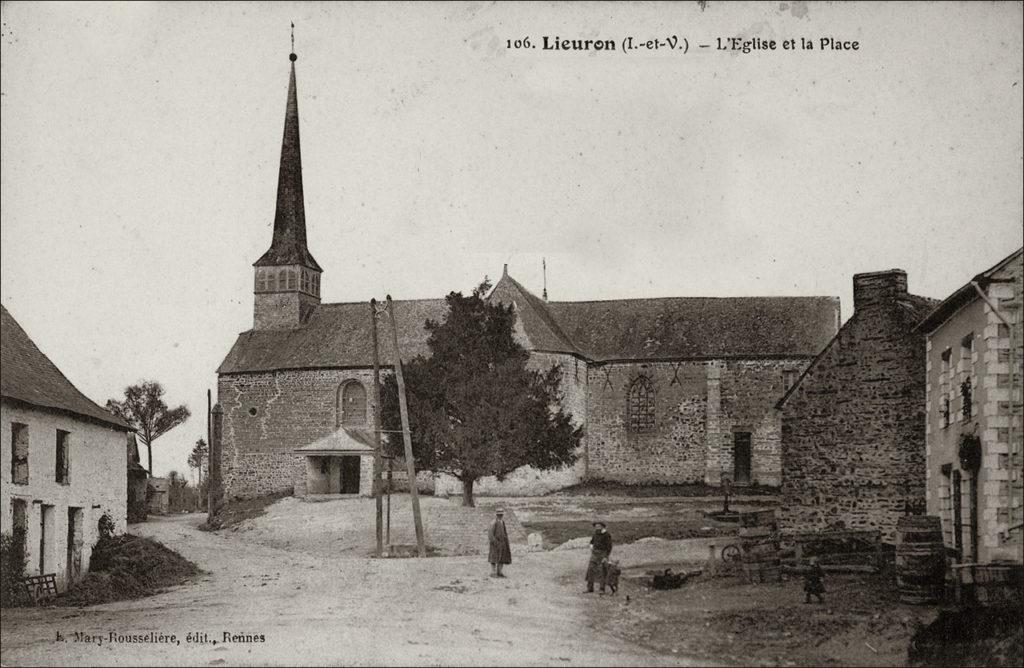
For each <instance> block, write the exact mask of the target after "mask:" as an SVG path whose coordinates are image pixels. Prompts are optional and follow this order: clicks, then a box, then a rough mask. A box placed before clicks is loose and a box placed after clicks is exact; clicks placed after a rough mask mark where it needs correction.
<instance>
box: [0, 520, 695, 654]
mask: <svg viewBox="0 0 1024 668" xmlns="http://www.w3.org/2000/svg"><path fill="white" fill-rule="evenodd" d="M199 521H200V518H198V517H193V516H187V515H186V516H177V517H172V518H164V519H156V520H154V521H152V522H147V523H145V524H142V525H138V526H137V527H133V530H134V531H136V532H137V533H140V534H142V535H147V536H151V537H153V538H156V539H157V540H160V541H161V542H163V543H164V544H166V545H167V546H169V547H171V548H173V549H175V550H177V551H179V552H180V553H182V554H183V555H184V556H186V557H188V558H189V559H191V560H193V561H195V562H196V563H197V564H199V566H200V567H201V568H203V569H205V570H206V571H208V574H207V575H204V576H200V577H199V578H198V580H197V581H196V582H195V583H194V584H190V585H185V586H182V587H177V588H175V589H173V590H170V591H168V592H166V593H163V594H160V595H157V596H154V597H150V598H146V599H142V600H138V601H128V602H121V603H113V604H107V605H102V606H95V607H92V608H86V609H80V610H78V609H69V608H49V609H25V610H5V611H4V613H3V624H2V632H0V638H2V663H3V664H4V665H40V664H48V665H67V664H76V665H140V664H141V665H152V664H161V665H219V664H227V665H266V664H278V665H311V664H333V665H367V664H388V665H395V664H401V665H440V664H443V665H453V664H457V665H471V664H472V665H524V664H529V665H567V666H571V665H698V664H699V663H702V662H696V661H688V660H686V659H684V658H681V657H678V656H671V655H664V654H658V653H655V652H654V651H652V650H648V649H643V648H640V647H638V646H636V645H632V644H629V643H627V642H626V641H623V640H620V639H616V638H614V637H611V636H610V635H602V634H599V633H598V632H597V631H595V630H594V629H593V628H589V627H588V623H587V621H586V620H587V619H589V618H592V617H593V615H592V614H591V615H588V614H587V613H588V607H587V606H601V605H607V604H608V599H607V598H602V597H598V596H596V595H590V596H587V595H584V594H582V593H581V590H582V582H579V579H580V578H577V577H569V574H570V573H574V572H579V573H582V569H583V566H584V563H585V560H586V552H585V551H581V550H562V551H550V552H538V553H529V554H521V555H517V556H516V557H515V560H514V561H515V563H513V564H512V566H511V567H510V568H508V570H507V573H508V576H509V577H508V578H507V579H502V580H499V579H492V578H490V577H488V566H487V564H486V563H483V560H482V559H481V558H479V557H451V558H432V559H391V560H386V559H385V560H377V559H366V558H352V557H348V558H342V557H338V558H331V557H325V556H318V555H309V554H305V553H302V552H300V551H295V550H288V551H286V550H282V549H278V548H274V547H270V546H264V545H257V544H252V543H248V542H242V541H238V540H237V539H235V538H234V537H232V536H231V535H230V533H226V534H224V535H221V534H211V533H204V532H201V531H198V530H197V528H196V525H197V524H198V523H199ZM706 550H707V548H706V546H705V545H704V544H703V543H702V541H686V542H676V541H672V542H669V541H657V542H645V543H642V544H636V545H630V546H625V547H623V548H621V549H620V548H617V552H618V554H617V556H618V557H619V558H620V559H621V560H622V561H623V564H624V565H629V564H638V563H644V562H647V561H652V562H657V561H667V560H674V559H698V558H700V556H701V555H703V554H705V553H706ZM589 611H590V612H593V610H592V609H590V610H589ZM76 632H78V633H80V634H82V635H83V637H84V636H96V637H97V641H94V642H87V641H85V640H82V639H79V640H76V637H75V633H76ZM111 632H113V633H115V634H123V635H136V636H141V635H143V634H146V633H149V632H153V633H157V634H159V633H162V634H168V635H170V634H173V635H174V636H176V638H175V640H176V642H174V643H168V642H160V643H153V642H113V643H111V642H109V637H110V633H111ZM190 633H191V634H199V635H200V636H202V634H205V636H206V638H207V639H208V640H209V641H210V642H205V643H194V642H192V643H190V642H188V634H190ZM58 634H60V635H59V636H58ZM224 634H229V635H243V636H249V637H250V638H255V640H253V641H251V642H232V641H228V642H225V641H224V637H225V635H224ZM99 641H102V642H99ZM213 641H216V644H214V643H213Z"/></svg>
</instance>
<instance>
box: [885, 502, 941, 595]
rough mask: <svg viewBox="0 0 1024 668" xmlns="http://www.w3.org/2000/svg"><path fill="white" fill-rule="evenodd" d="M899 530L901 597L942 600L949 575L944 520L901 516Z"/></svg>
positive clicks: (897, 566) (898, 562) (898, 559)
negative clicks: (943, 529)
mask: <svg viewBox="0 0 1024 668" xmlns="http://www.w3.org/2000/svg"><path fill="white" fill-rule="evenodd" d="M896 532H897V536H896V541H897V542H896V585H897V587H898V589H899V593H900V600H901V601H903V602H904V603H912V604H921V603H934V602H936V601H939V600H940V599H941V598H942V593H943V587H944V582H945V577H946V547H945V545H943V542H942V523H941V521H940V520H939V518H938V517H935V516H933V515H924V516H908V517H901V518H900V520H899V522H897V524H896Z"/></svg>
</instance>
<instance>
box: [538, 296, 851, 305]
mask: <svg viewBox="0 0 1024 668" xmlns="http://www.w3.org/2000/svg"><path fill="white" fill-rule="evenodd" d="M679 299H703V300H709V301H710V300H727V299H759V300H764V299H839V297H838V296H836V295H746V296H742V297H707V296H697V295H695V296H687V297H616V298H614V299H581V300H574V301H549V302H545V304H548V305H554V306H561V305H563V304H603V303H608V302H642V301H649V302H653V301H669V300H679Z"/></svg>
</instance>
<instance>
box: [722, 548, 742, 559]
mask: <svg viewBox="0 0 1024 668" xmlns="http://www.w3.org/2000/svg"><path fill="white" fill-rule="evenodd" d="M739 560H740V548H739V547H737V546H736V545H726V546H725V547H723V548H722V561H739Z"/></svg>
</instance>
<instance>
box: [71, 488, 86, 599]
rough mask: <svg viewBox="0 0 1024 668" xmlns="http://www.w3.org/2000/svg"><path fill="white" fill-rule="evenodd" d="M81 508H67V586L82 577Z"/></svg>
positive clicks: (82, 541)
mask: <svg viewBox="0 0 1024 668" xmlns="http://www.w3.org/2000/svg"><path fill="white" fill-rule="evenodd" d="M83 514H84V512H83V510H82V509H81V508H72V507H69V508H68V560H67V569H68V586H70V585H72V584H74V583H75V582H78V580H79V578H80V577H81V575H82V545H83V543H84V542H85V541H84V540H83V539H82V516H83Z"/></svg>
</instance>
